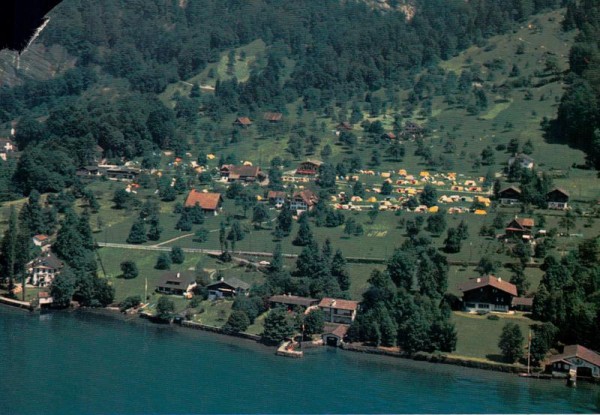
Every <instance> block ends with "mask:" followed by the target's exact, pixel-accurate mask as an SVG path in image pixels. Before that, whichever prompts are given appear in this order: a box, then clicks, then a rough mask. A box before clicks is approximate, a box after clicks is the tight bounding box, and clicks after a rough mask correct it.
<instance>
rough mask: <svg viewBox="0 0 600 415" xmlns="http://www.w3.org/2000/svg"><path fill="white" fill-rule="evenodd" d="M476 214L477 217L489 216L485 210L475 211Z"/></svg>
mask: <svg viewBox="0 0 600 415" xmlns="http://www.w3.org/2000/svg"><path fill="white" fill-rule="evenodd" d="M475 214H476V215H487V212H486V211H485V210H483V209H477V210H476V211H475Z"/></svg>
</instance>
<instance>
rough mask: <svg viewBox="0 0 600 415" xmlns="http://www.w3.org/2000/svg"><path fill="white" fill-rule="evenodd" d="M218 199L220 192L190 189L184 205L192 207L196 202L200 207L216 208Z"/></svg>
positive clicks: (219, 198)
mask: <svg viewBox="0 0 600 415" xmlns="http://www.w3.org/2000/svg"><path fill="white" fill-rule="evenodd" d="M220 200H221V194H220V193H203V192H199V191H197V190H191V191H190V193H189V194H188V196H187V198H186V199H185V207H194V206H195V205H196V203H198V204H199V205H200V207H201V208H202V209H205V210H217V208H218V207H219V201H220Z"/></svg>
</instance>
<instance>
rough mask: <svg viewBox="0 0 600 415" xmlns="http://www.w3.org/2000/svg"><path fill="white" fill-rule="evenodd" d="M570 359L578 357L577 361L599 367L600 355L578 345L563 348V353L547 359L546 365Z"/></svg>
mask: <svg viewBox="0 0 600 415" xmlns="http://www.w3.org/2000/svg"><path fill="white" fill-rule="evenodd" d="M572 357H578V358H579V359H582V360H585V361H586V362H589V363H591V364H593V365H595V366H598V367H600V355H599V354H598V353H596V352H594V351H592V350H590V349H588V348H586V347H583V346H580V345H579V344H572V345H569V346H565V348H564V350H563V352H562V353H561V354H557V355H554V356H551V357H550V358H549V359H548V363H554V362H560V361H561V360H565V359H569V358H572Z"/></svg>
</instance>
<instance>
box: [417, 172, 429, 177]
mask: <svg viewBox="0 0 600 415" xmlns="http://www.w3.org/2000/svg"><path fill="white" fill-rule="evenodd" d="M419 176H421V177H429V172H428V171H422V172H421V173H419Z"/></svg>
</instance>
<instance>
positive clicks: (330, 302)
mask: <svg viewBox="0 0 600 415" xmlns="http://www.w3.org/2000/svg"><path fill="white" fill-rule="evenodd" d="M319 307H328V308H335V309H338V310H356V309H357V308H358V301H352V300H340V299H337V298H329V297H325V298H323V299H322V300H321V302H320V303H319Z"/></svg>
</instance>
